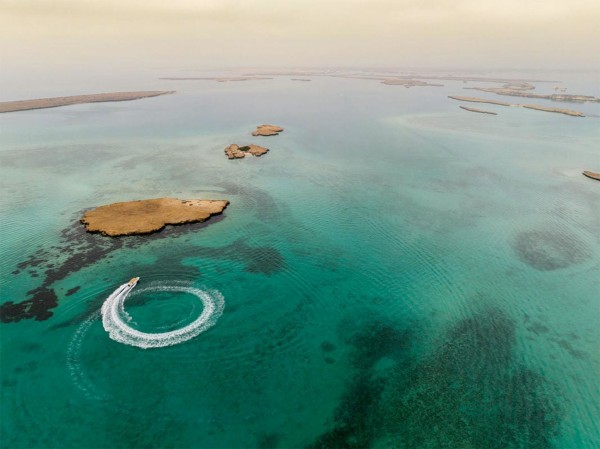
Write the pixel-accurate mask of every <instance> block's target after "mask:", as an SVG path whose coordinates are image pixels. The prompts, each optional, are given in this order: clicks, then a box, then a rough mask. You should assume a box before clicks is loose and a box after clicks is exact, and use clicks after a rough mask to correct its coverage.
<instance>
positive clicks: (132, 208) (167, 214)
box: [81, 198, 229, 237]
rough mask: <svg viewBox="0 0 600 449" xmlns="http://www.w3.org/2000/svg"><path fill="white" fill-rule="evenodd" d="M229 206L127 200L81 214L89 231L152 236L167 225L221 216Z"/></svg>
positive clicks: (213, 202)
mask: <svg viewBox="0 0 600 449" xmlns="http://www.w3.org/2000/svg"><path fill="white" fill-rule="evenodd" d="M228 204H229V201H228V200H180V199H177V198H155V199H149V200H137V201H127V202H122V203H113V204H108V205H105V206H100V207H97V208H96V209H93V210H90V211H88V212H86V213H84V214H83V217H82V218H81V222H82V223H83V224H84V225H85V228H86V230H87V231H88V232H94V233H95V232H98V233H100V234H102V235H107V236H110V237H117V236H124V235H139V234H151V233H154V232H158V231H160V230H162V229H163V228H164V227H165V226H166V225H180V224H185V223H197V222H201V221H206V220H208V219H209V218H210V217H211V216H213V215H218V214H220V213H222V212H223V210H224V209H225V208H226V207H227V205H228Z"/></svg>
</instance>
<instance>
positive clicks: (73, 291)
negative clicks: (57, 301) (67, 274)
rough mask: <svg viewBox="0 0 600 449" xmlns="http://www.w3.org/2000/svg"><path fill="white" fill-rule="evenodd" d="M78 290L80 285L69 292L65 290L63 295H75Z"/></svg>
mask: <svg viewBox="0 0 600 449" xmlns="http://www.w3.org/2000/svg"><path fill="white" fill-rule="evenodd" d="M80 288H81V285H78V286H77V287H73V288H70V289H69V290H67V293H65V296H71V295H73V294H75V293H77V292H78V291H79V289H80Z"/></svg>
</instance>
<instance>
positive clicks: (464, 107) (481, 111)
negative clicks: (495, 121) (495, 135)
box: [459, 106, 498, 115]
mask: <svg viewBox="0 0 600 449" xmlns="http://www.w3.org/2000/svg"><path fill="white" fill-rule="evenodd" d="M459 108H461V109H464V110H465V111H470V112H479V113H480V114H491V115H498V114H497V113H496V112H491V111H484V110H483V109H476V108H468V107H466V106H459Z"/></svg>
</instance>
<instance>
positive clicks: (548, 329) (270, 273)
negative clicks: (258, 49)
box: [0, 74, 600, 448]
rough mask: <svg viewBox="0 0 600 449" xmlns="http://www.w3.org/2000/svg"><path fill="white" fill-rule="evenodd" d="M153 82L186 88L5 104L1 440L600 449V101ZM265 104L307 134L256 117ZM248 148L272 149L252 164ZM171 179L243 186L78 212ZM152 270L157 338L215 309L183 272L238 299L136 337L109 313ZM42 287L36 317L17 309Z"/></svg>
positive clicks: (0, 172)
mask: <svg viewBox="0 0 600 449" xmlns="http://www.w3.org/2000/svg"><path fill="white" fill-rule="evenodd" d="M163 75H170V74H163ZM536 77H537V78H540V75H539V74H536ZM550 78H552V79H554V78H555V77H550ZM573 83H574V85H576V86H578V87H580V89H579V90H581V89H583V88H585V87H586V86H587V87H588V88H589V90H590V91H592V90H594V89H596V88H597V86H596V85H595V84H594V83H593V82H591V83H590V82H588V83H587V84H586V82H585V80H583V81H582V80H580V79H575V80H574V81H573ZM59 87H60V89H62V90H60V89H58V88H57V89H58V90H57V91H56V92H55V95H62V94H65V93H80V92H70V91H69V87H68V86H59ZM141 87H142V88H144V89H146V88H154V89H169V90H170V89H173V90H177V93H176V94H174V95H169V96H162V97H156V98H150V99H144V100H139V101H134V102H122V103H105V104H91V105H89V104H88V105H77V106H70V107H65V108H57V109H46V110H38V111H27V112H19V113H13V114H2V115H1V116H0V129H1V131H2V132H1V137H0V142H1V152H0V183H1V184H2V198H1V200H2V201H1V205H0V206H1V211H2V218H1V220H2V221H1V225H2V230H3V239H2V243H1V244H0V245H1V246H0V247H1V249H2V258H1V259H0V270H1V271H0V277H1V284H0V288H1V298H0V299H1V301H2V303H3V305H2V307H3V317H4V318H5V320H6V321H10V320H14V321H15V322H7V323H1V324H0V332H1V337H2V353H1V356H2V359H1V362H2V363H1V376H2V377H1V379H2V384H1V385H2V386H1V393H2V397H1V405H0V407H1V415H0V416H1V417H2V419H1V421H2V424H1V426H2V428H1V432H2V433H1V438H0V443H1V444H2V446H3V447H14V448H25V447H40V448H41V447H44V448H51V447H61V448H67V447H69V448H71V447H72V448H76V447H77V448H88V447H115V448H116V447H119V448H127V447H132V448H139V447H182V448H183V447H197V448H199V447H215V448H217V447H218V448H231V447H260V448H271V447H272V448H275V447H281V448H288V447H331V448H341V447H378V448H383V447H386V448H387V447H390V448H391V447H394V448H397V447H406V448H440V447H448V448H458V447H461V448H545V447H554V448H592V447H600V430H599V426H598V422H599V420H600V391H599V387H598V385H599V384H598V374H599V368H600V351H599V347H600V346H599V344H600V326H599V325H600V322H599V321H600V318H599V317H600V314H599V312H600V310H599V304H600V183H599V182H596V181H593V180H590V179H587V178H585V177H583V176H582V175H581V171H582V170H585V169H589V170H595V171H600V119H599V118H598V117H597V116H599V115H600V107H599V106H598V104H586V105H565V106H566V107H572V108H573V109H581V110H584V111H585V112H586V113H587V114H590V115H592V116H591V117H586V118H573V117H568V116H564V115H559V114H550V113H544V112H539V111H531V110H525V109H521V108H503V107H500V106H492V105H485V106H486V107H484V109H488V110H494V111H496V112H498V114H499V115H498V116H488V115H482V114H474V113H470V112H466V111H463V110H460V109H459V108H458V103H457V102H454V101H452V100H450V99H447V98H446V96H447V95H467V94H465V92H466V91H464V90H463V89H462V87H463V83H459V82H445V86H444V87H439V88H438V87H423V88H411V89H406V88H404V87H400V86H386V85H382V84H379V83H378V82H377V81H374V80H351V79H340V78H329V77H314V78H313V80H312V81H311V82H293V81H291V80H290V79H289V78H288V77H278V78H276V79H274V80H265V81H252V82H239V83H216V82H212V81H185V82H184V81H181V82H173V81H171V82H168V81H158V80H155V79H154V78H149V79H147V80H145V81H143V82H142V83H141ZM538 88H539V89H540V90H543V89H547V86H544V85H540V86H538ZM96 90H98V89H96ZM100 90H103V91H107V90H111V89H100ZM131 90H133V89H131ZM468 92H469V94H468V95H470V94H471V93H472V92H473V91H468ZM81 93H84V92H81ZM575 93H587V92H585V91H582V92H575ZM42 96H52V95H51V93H48V94H45V95H42ZM482 96H483V95H482ZM594 115H595V116H596V117H594ZM265 122H271V123H275V124H278V125H281V126H283V127H284V128H285V131H284V132H283V133H282V134H280V135H278V136H274V137H268V138H257V137H252V136H250V131H251V130H252V129H254V127H255V126H256V125H258V124H260V123H265ZM230 143H238V144H240V145H243V144H248V143H257V144H259V145H264V146H267V147H269V148H270V149H271V151H270V152H269V153H268V154H267V155H265V156H263V157H261V158H246V159H244V160H237V161H229V160H227V159H226V158H225V157H224V155H223V148H225V147H226V146H228V145H229V144H230ZM162 196H173V197H179V198H210V199H228V200H229V201H230V202H231V204H230V206H229V207H228V208H227V209H226V211H225V213H224V214H223V216H222V217H219V218H218V219H213V220H212V221H209V222H208V225H206V226H203V225H192V226H187V227H176V228H169V229H167V230H165V231H164V232H162V233H160V234H156V235H155V236H151V237H128V238H121V239H116V240H115V239H108V238H106V237H101V236H97V235H89V234H85V232H83V230H82V228H81V225H80V224H79V223H78V219H79V218H80V216H81V214H82V211H83V210H85V209H87V208H90V207H94V206H97V205H100V204H106V203H110V202H115V201H127V200H132V199H143V198H156V197H162ZM133 276H140V277H141V281H140V284H139V286H138V287H136V289H137V290H141V289H142V288H146V291H145V292H144V291H142V292H140V293H136V289H134V290H133V292H132V295H131V297H130V298H129V300H128V302H127V311H128V313H129V314H130V316H131V317H132V320H133V324H132V325H135V327H136V328H138V329H140V330H143V331H144V332H163V331H168V330H173V329H177V328H178V327H180V326H184V325H186V324H188V323H190V322H191V321H193V320H194V319H195V318H196V317H197V316H198V314H199V313H200V312H201V309H202V307H201V306H199V304H198V301H197V298H195V297H194V296H193V295H190V294H187V293H182V292H173V293H165V292H160V291H158V290H159V289H160V287H161V286H169V285H170V286H173V285H186V286H190V287H193V288H196V289H202V290H206V291H217V292H220V294H221V295H222V296H223V298H224V304H225V306H224V310H223V313H222V315H221V316H220V317H219V318H218V320H217V321H216V323H215V324H214V326H213V327H211V328H210V329H208V330H206V331H205V332H203V333H201V334H200V335H198V336H197V337H195V338H193V339H191V340H189V341H186V342H183V343H180V344H176V345H174V346H170V347H166V348H158V349H147V350H144V349H140V348H137V347H132V346H128V345H125V344H121V343H118V342H116V341H114V340H112V339H110V338H109V336H108V334H107V333H106V332H105V331H104V329H103V326H102V322H101V320H100V318H99V314H98V311H99V309H100V307H101V305H102V303H103V302H104V300H105V299H106V298H107V297H108V296H109V295H110V294H111V293H112V292H113V291H114V290H115V289H116V288H117V287H118V286H119V285H121V284H123V283H124V282H126V281H127V280H129V279H130V278H131V277H133ZM152 289H154V291H152ZM31 298H37V299H36V300H35V301H34V302H33V303H32V304H30V306H31V307H29V308H28V309H27V310H28V313H29V315H31V318H27V317H25V319H20V318H23V313H22V312H23V309H11V308H10V307H7V303H9V302H13V303H19V302H21V301H24V300H25V301H26V300H28V299H31ZM9 305H10V304H9ZM11 310H12V312H11ZM15 310H16V312H15ZM17 312H19V313H17ZM25 315H27V314H25ZM35 318H37V319H35Z"/></svg>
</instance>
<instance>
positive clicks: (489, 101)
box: [448, 95, 512, 106]
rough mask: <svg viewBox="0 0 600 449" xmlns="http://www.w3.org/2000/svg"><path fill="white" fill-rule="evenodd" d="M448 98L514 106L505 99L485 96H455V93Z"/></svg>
mask: <svg viewBox="0 0 600 449" xmlns="http://www.w3.org/2000/svg"><path fill="white" fill-rule="evenodd" d="M448 98H452V99H453V100H458V101H470V102H472V103H488V104H497V105H499V106H512V105H511V104H510V103H506V102H504V101H496V100H486V99H485V98H476V97H460V96H453V95H448Z"/></svg>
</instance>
